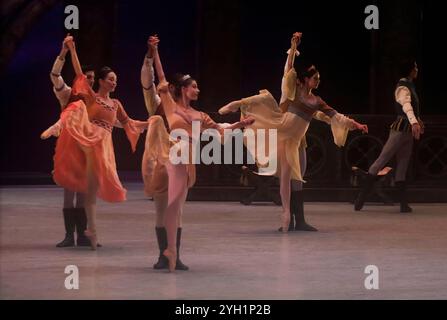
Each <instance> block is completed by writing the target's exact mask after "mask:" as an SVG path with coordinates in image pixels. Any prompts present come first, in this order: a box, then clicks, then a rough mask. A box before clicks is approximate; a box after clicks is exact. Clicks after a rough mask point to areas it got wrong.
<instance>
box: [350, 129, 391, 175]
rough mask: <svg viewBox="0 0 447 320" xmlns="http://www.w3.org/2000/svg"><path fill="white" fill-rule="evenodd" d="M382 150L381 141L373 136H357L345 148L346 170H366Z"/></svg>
mask: <svg viewBox="0 0 447 320" xmlns="http://www.w3.org/2000/svg"><path fill="white" fill-rule="evenodd" d="M382 148H383V143H382V141H380V139H378V138H376V137H374V136H371V135H361V136H357V137H355V138H353V139H352V140H351V141H350V142H349V143H348V145H347V146H346V151H345V164H346V166H347V167H348V168H352V167H358V168H363V169H368V168H369V167H370V166H371V164H372V163H373V162H374V161H375V160H376V159H377V157H378V156H379V155H380V152H381V151H382Z"/></svg>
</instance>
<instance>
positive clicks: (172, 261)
mask: <svg viewBox="0 0 447 320" xmlns="http://www.w3.org/2000/svg"><path fill="white" fill-rule="evenodd" d="M163 255H164V256H165V257H166V258H168V261H169V272H175V265H176V263H177V252H175V251H171V250H169V249H166V250H165V251H163Z"/></svg>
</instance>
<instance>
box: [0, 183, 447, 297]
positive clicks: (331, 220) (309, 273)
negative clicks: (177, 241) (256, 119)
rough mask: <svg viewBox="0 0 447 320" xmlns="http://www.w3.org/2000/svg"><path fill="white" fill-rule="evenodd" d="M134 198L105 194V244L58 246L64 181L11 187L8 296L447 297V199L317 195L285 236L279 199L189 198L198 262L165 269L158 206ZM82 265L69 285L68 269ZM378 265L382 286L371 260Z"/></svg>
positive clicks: (3, 292)
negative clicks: (401, 206) (312, 229)
mask: <svg viewBox="0 0 447 320" xmlns="http://www.w3.org/2000/svg"><path fill="white" fill-rule="evenodd" d="M127 187H128V189H129V193H128V201H127V202H125V203H120V204H110V203H104V202H102V201H99V203H98V236H99V240H100V242H101V243H102V244H103V246H104V247H103V248H99V249H98V251H96V252H95V251H91V250H90V249H89V248H76V247H75V248H62V249H61V248H56V247H55V244H56V243H57V242H58V241H60V240H61V239H62V237H63V233H64V229H63V222H62V211H61V205H62V190H61V189H60V188H56V187H49V186H48V187H46V186H42V187H23V188H2V189H0V196H1V216H0V223H1V236H0V240H1V243H0V245H1V252H0V298H1V299H293V300H296V299H413V298H415V299H447V205H446V204H414V205H413V208H414V212H413V213H411V214H400V213H398V207H397V206H394V207H392V206H381V205H375V206H373V205H370V206H367V207H366V210H365V211H364V212H361V213H358V212H354V211H353V209H352V205H350V204H347V203H308V204H306V215H307V220H308V221H309V222H310V223H311V224H312V225H314V226H316V227H317V228H319V229H320V231H319V232H317V233H308V232H307V233H306V232H293V233H289V234H280V233H278V232H276V229H277V228H278V226H279V214H280V212H281V209H280V207H277V206H275V205H273V204H267V203H264V204H262V203H260V204H255V205H251V206H243V205H241V204H239V203H234V202H187V204H186V206H185V209H184V235H183V243H182V245H183V248H182V252H181V257H182V260H183V262H184V263H185V264H187V265H189V267H190V271H186V272H181V271H177V272H176V273H175V274H169V273H168V272H167V271H156V270H153V269H152V264H153V263H154V262H155V261H156V258H157V255H158V248H157V243H156V238H155V232H154V220H155V212H154V203H153V202H152V201H149V200H147V199H146V198H145V196H144V195H143V192H142V185H140V184H131V185H127ZM68 265H75V266H77V268H78V271H79V289H78V290H68V289H66V288H65V286H64V283H65V279H66V277H67V276H68V274H65V273H64V271H65V268H66V266H68ZM368 265H375V266H377V268H378V272H379V273H378V281H379V282H378V284H379V289H378V290H374V289H373V290H367V289H366V288H365V278H366V277H367V276H368V274H366V273H365V267H367V266H368Z"/></svg>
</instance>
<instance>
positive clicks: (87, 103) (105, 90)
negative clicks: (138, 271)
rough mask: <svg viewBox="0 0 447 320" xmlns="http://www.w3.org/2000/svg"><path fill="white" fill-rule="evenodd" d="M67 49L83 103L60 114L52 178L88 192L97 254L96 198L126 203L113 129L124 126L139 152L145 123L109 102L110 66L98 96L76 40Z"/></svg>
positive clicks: (75, 88)
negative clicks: (77, 48) (80, 57)
mask: <svg viewBox="0 0 447 320" xmlns="http://www.w3.org/2000/svg"><path fill="white" fill-rule="evenodd" d="M66 45H67V46H68V48H69V50H70V53H71V58H72V63H73V68H74V70H75V73H76V78H75V81H74V83H73V88H72V93H73V96H76V97H78V99H79V100H77V101H75V102H72V103H70V104H69V105H68V106H67V107H66V108H65V110H64V111H63V112H62V114H61V121H62V131H61V134H60V136H59V139H58V141H57V144H56V153H55V155H54V175H53V178H54V181H55V182H56V184H58V185H60V186H62V187H64V188H67V189H69V190H72V191H75V192H82V193H85V194H86V197H85V210H86V214H87V229H86V231H85V235H86V236H87V237H88V238H89V239H90V242H91V247H92V249H93V250H96V247H97V235H96V197H97V196H98V197H100V198H101V199H103V200H105V201H109V202H120V201H124V200H125V199H126V189H124V188H123V186H122V184H121V182H120V180H119V177H118V174H117V172H116V163H115V153H114V149H113V143H112V129H113V125H114V123H115V122H116V120H118V121H119V122H120V123H121V124H122V126H123V128H124V130H125V132H126V135H127V138H128V140H129V141H130V143H131V147H132V151H135V148H136V143H137V141H138V137H139V135H140V133H141V132H142V131H143V130H144V129H145V128H147V122H143V121H135V120H132V119H130V118H129V117H128V115H127V114H126V112H125V111H124V108H123V106H122V104H121V102H119V101H118V100H117V99H111V98H110V93H112V92H114V91H115V88H116V85H117V76H116V74H115V73H114V72H113V71H112V70H111V69H110V68H108V67H104V68H102V69H101V70H100V72H99V74H98V79H99V90H98V93H95V92H94V91H93V89H92V88H91V87H90V86H89V85H88V83H87V80H86V77H85V75H84V74H83V73H82V70H81V65H80V63H79V60H78V56H77V53H76V49H75V44H74V41H73V38H71V37H69V38H68V39H66Z"/></svg>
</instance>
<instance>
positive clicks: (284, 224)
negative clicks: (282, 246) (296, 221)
mask: <svg viewBox="0 0 447 320" xmlns="http://www.w3.org/2000/svg"><path fill="white" fill-rule="evenodd" d="M289 224H290V213H286V212H284V213H283V214H282V215H281V228H280V230H281V231H282V232H283V233H287V232H288V231H289Z"/></svg>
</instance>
